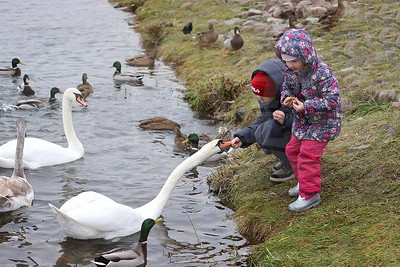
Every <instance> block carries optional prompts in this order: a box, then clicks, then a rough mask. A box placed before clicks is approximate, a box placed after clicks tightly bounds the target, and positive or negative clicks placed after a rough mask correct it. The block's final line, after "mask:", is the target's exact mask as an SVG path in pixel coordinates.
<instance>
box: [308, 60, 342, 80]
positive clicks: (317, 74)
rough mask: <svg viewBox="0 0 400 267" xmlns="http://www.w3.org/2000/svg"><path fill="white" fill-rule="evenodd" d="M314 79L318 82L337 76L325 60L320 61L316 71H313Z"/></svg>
mask: <svg viewBox="0 0 400 267" xmlns="http://www.w3.org/2000/svg"><path fill="white" fill-rule="evenodd" d="M312 78H313V80H315V81H316V82H319V81H322V80H327V79H329V78H334V79H336V78H335V76H334V75H333V72H332V70H331V68H330V67H329V66H328V65H327V64H326V63H325V62H323V61H321V60H320V61H319V63H318V64H317V65H316V67H315V68H314V73H313V77H312Z"/></svg>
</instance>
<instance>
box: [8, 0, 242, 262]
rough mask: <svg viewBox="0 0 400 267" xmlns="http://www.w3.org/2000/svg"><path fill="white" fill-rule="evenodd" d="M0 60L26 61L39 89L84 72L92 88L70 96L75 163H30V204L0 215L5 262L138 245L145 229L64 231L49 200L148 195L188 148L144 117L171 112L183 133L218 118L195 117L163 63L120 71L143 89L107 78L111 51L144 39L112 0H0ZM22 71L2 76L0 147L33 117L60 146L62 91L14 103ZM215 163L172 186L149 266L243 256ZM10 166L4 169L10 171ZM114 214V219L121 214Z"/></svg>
mask: <svg viewBox="0 0 400 267" xmlns="http://www.w3.org/2000/svg"><path fill="white" fill-rule="evenodd" d="M0 14H2V15H1V16H0V22H1V25H2V27H0V36H1V38H0V47H1V53H0V66H8V65H10V61H11V59H12V58H13V57H18V58H19V59H20V60H21V61H23V62H24V63H26V64H27V65H26V66H21V69H22V73H23V74H25V73H27V74H29V76H30V84H31V86H32V87H33V88H34V89H35V91H36V94H37V95H38V96H39V97H41V98H45V97H48V95H49V91H50V88H51V87H53V86H57V87H59V88H60V89H62V90H65V89H67V88H69V87H73V86H76V85H77V84H79V83H80V82H81V75H82V73H83V72H86V73H87V74H88V77H89V82H90V83H91V84H92V85H93V86H94V93H93V94H92V95H91V96H90V97H89V98H88V100H87V104H88V107H87V108H85V107H82V106H79V105H78V104H77V103H74V105H73V120H74V127H75V131H76V134H77V136H78V138H79V139H80V141H81V142H82V144H83V145H84V147H85V156H84V158H82V159H80V160H77V161H75V162H71V163H67V164H62V165H57V166H50V167H43V168H40V169H37V170H26V176H27V178H28V180H29V182H30V183H31V185H32V187H33V189H34V191H35V201H34V204H33V206H32V207H29V208H24V209H20V210H17V211H14V212H9V213H4V214H1V215H0V262H1V266H55V265H56V266H90V265H93V264H91V263H90V260H91V259H93V258H94V257H95V256H96V255H97V254H98V253H99V252H101V251H104V250H107V249H111V248H114V247H118V246H132V245H134V244H135V243H136V242H137V240H138V235H137V234H135V235H132V236H129V237H124V238H120V239H117V240H110V241H105V240H102V239H97V240H75V239H72V238H68V237H67V236H66V235H65V234H64V233H63V232H62V231H61V229H60V227H59V225H58V223H57V221H56V219H55V217H54V216H53V214H52V212H51V210H50V208H49V206H48V203H52V204H53V205H55V206H57V207H60V206H61V205H62V204H63V203H64V202H65V201H66V200H68V199H70V198H71V197H73V196H76V195H77V194H79V193H81V192H83V191H88V190H93V191H96V192H99V193H102V194H104V195H107V196H108V197H110V198H112V199H114V200H115V201H117V202H119V203H123V204H125V205H129V206H132V207H138V206H140V205H142V204H144V203H147V202H148V201H150V200H151V199H153V198H154V197H155V196H156V195H157V193H158V192H159V190H160V189H161V187H162V185H163V184H164V182H165V180H166V178H167V177H168V175H169V174H170V173H171V172H172V170H173V168H174V167H175V166H177V165H178V164H180V163H181V162H182V161H183V160H184V159H185V158H186V157H187V155H186V154H184V153H182V152H179V151H177V150H176V149H175V148H174V145H173V137H174V136H173V134H172V133H170V132H165V131H142V130H140V129H139V128H138V127H137V125H138V123H139V120H141V119H145V118H149V117H153V116H166V117H168V118H170V119H172V120H175V121H177V122H179V123H180V124H181V125H182V131H183V132H184V133H190V132H198V133H207V134H209V135H211V136H212V135H214V134H215V133H216V126H214V125H212V124H211V122H210V121H205V120H199V119H198V118H196V114H194V113H193V112H192V111H190V109H189V108H188V106H187V104H186V103H185V102H183V101H182V100H181V91H182V90H184V89H185V88H184V86H183V83H182V82H181V81H179V80H178V79H177V78H176V77H175V74H174V72H173V71H172V70H171V69H170V68H169V67H167V66H165V65H164V64H163V63H162V62H160V61H157V62H156V66H155V68H154V70H152V71H150V70H148V69H146V68H134V67H128V66H126V65H123V71H132V72H141V73H144V75H145V77H144V79H143V80H144V84H145V85H144V86H142V87H135V86H129V85H123V86H121V87H120V88H116V87H115V86H114V83H113V81H112V78H111V77H112V73H113V71H114V70H113V69H110V68H108V67H109V66H111V65H112V63H113V62H114V61H115V60H119V61H121V62H123V60H124V59H127V58H130V57H132V56H135V55H138V54H142V53H143V52H144V51H143V49H142V48H141V46H140V36H139V35H138V34H137V33H135V32H134V31H133V29H131V28H130V26H129V25H128V23H127V22H128V21H129V20H130V19H131V17H132V14H129V13H125V12H122V11H120V10H118V9H114V8H113V7H112V6H111V5H110V4H109V3H108V2H107V1H99V0H97V1H96V0H71V1H61V0H55V1H43V0H30V1H22V0H14V1H12V0H0ZM20 83H22V80H21V79H18V80H13V79H11V78H9V77H1V76H0V144H3V143H5V142H6V141H8V140H10V139H14V138H15V135H16V132H15V131H16V130H15V122H16V119H17V118H19V117H24V118H26V120H27V122H28V127H27V135H28V136H34V137H38V138H42V139H45V140H48V141H51V142H54V143H57V144H60V145H63V146H66V140H65V136H64V132H63V128H62V120H61V98H62V95H58V96H57V98H58V102H57V103H55V104H54V105H47V106H44V107H42V108H40V109H38V110H32V111H23V110H15V109H14V108H13V107H12V104H13V103H15V101H17V100H19V99H23V98H24V97H23V96H21V95H19V94H18V90H17V86H18V84H20ZM213 170H214V168H213V167H210V166H208V167H206V166H199V167H197V168H196V169H195V170H193V171H192V172H189V173H187V174H186V175H185V176H184V177H183V178H182V179H181V180H180V181H179V182H178V184H177V186H176V188H175V189H174V191H173V193H172V195H171V198H170V199H169V201H168V203H167V205H166V207H165V208H164V211H163V219H164V220H163V222H162V223H160V224H157V225H156V226H155V227H154V228H153V230H152V231H151V233H150V236H149V241H148V243H149V258H148V266H238V265H245V264H244V258H245V255H246V253H247V250H248V248H247V242H246V240H245V239H244V238H243V237H241V236H240V235H239V234H238V233H237V231H236V225H235V223H234V222H233V221H232V220H231V218H230V217H231V215H232V211H231V210H230V209H228V208H227V207H225V206H223V205H222V204H220V203H219V199H218V198H217V197H215V196H213V195H212V194H210V193H209V192H208V186H207V184H206V181H205V179H206V177H207V175H209V174H211V173H212V171H213ZM11 173H12V170H11V169H0V175H6V176H10V175H11ZM116 219H117V218H116Z"/></svg>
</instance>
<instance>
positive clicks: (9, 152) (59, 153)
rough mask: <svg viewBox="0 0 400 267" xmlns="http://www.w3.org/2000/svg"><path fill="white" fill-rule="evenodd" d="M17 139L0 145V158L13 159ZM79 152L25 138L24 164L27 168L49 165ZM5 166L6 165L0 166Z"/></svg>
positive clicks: (75, 157) (71, 159)
mask: <svg viewBox="0 0 400 267" xmlns="http://www.w3.org/2000/svg"><path fill="white" fill-rule="evenodd" d="M16 144H17V140H16V139H14V140H11V141H9V142H7V143H5V144H4V145H2V146H1V147H0V158H2V159H8V160H13V159H14V158H15V146H16ZM80 157H82V155H80V153H77V152H75V151H72V150H71V149H68V148H65V147H62V146H60V145H57V144H54V143H51V142H48V141H46V140H42V139H39V138H34V137H28V138H25V145H24V165H25V167H26V168H29V169H36V168H39V167H42V166H51V165H56V164H61V163H65V162H69V161H73V160H76V159H78V158H80ZM0 167H6V166H0Z"/></svg>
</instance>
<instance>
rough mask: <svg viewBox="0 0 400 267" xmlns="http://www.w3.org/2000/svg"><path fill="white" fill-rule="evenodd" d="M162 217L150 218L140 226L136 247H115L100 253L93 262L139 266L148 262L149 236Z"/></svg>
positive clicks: (101, 264)
mask: <svg viewBox="0 0 400 267" xmlns="http://www.w3.org/2000/svg"><path fill="white" fill-rule="evenodd" d="M161 220H162V219H161V218H158V219H156V220H153V219H151V218H148V219H146V220H144V221H143V223H142V227H141V228H140V238H139V241H138V243H137V245H136V247H135V248H115V249H112V250H109V251H106V252H103V253H101V254H100V256H99V257H97V258H95V259H94V261H93V263H94V264H96V266H98V267H100V266H139V265H142V264H144V263H146V262H147V238H148V236H149V233H150V230H151V228H153V226H154V225H155V224H156V223H158V222H160V221H161Z"/></svg>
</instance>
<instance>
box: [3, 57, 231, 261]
mask: <svg viewBox="0 0 400 267" xmlns="http://www.w3.org/2000/svg"><path fill="white" fill-rule="evenodd" d="M18 64H23V63H22V62H21V61H19V59H13V60H12V68H5V69H0V73H1V74H6V75H11V76H14V77H17V76H19V75H21V70H20V69H19V68H18V66H17V65H18ZM112 67H115V68H116V71H115V73H114V79H115V77H116V76H123V75H122V74H121V64H120V63H119V62H114V64H113V66H112ZM87 79H88V77H87V74H86V73H84V74H82V84H80V85H78V86H77V88H68V89H66V90H65V91H64V92H62V91H61V90H59V89H58V88H52V89H51V94H50V98H49V99H39V98H36V96H35V92H34V90H33V89H32V88H29V87H30V85H29V76H28V75H24V78H23V80H24V84H23V85H21V86H20V90H21V93H22V92H24V91H25V92H30V93H29V95H28V97H29V99H26V101H27V100H35V101H36V102H33V103H35V108H37V107H39V106H40V105H42V104H43V103H45V102H51V101H54V100H55V95H56V94H57V93H63V99H62V119H63V126H64V132H65V136H66V139H67V147H64V146H60V145H58V144H55V143H52V142H49V141H46V140H43V139H40V138H34V137H26V121H25V119H24V118H19V119H18V120H17V127H16V128H17V138H16V139H14V140H10V141H8V142H6V143H4V144H2V145H0V168H11V169H12V168H13V169H14V171H13V174H12V175H11V177H6V176H0V212H10V211H14V210H17V209H19V208H21V207H26V206H31V205H32V202H33V200H34V191H33V188H32V186H31V185H30V184H29V182H28V179H27V177H26V176H25V171H24V170H25V168H27V169H33V170H34V169H37V168H40V167H45V166H52V165H58V164H64V163H68V162H72V161H75V160H77V159H80V158H82V157H83V155H84V147H83V145H82V143H81V142H80V141H79V139H78V138H77V136H76V133H75V130H74V128H73V121H72V105H73V102H77V103H78V104H80V105H83V106H85V107H86V106H87V104H86V102H85V99H86V98H87V97H88V96H89V95H90V94H91V93H92V92H93V87H92V86H91V85H90V84H89V83H88V82H87ZM136 79H138V77H136ZM32 91H33V94H32ZM25 104H26V105H32V104H28V103H27V102H25ZM22 105H23V104H22V103H21V104H20V106H22ZM32 108H33V106H32ZM144 125H147V126H144ZM139 126H140V128H142V129H144V130H160V129H162V130H171V131H173V132H174V133H175V134H176V137H175V145H176V146H177V147H178V148H182V149H183V148H184V147H185V150H186V151H187V150H189V151H190V152H191V155H190V156H189V157H188V158H186V159H185V160H184V161H183V162H182V163H181V164H179V165H178V166H177V167H176V168H175V169H174V170H173V171H172V173H171V174H170V175H169V177H168V178H167V180H166V181H165V183H164V185H163V187H162V188H161V190H160V192H159V193H158V195H157V196H156V197H155V198H154V199H153V200H151V201H149V202H148V203H147V204H144V205H142V206H140V207H137V208H132V207H129V206H126V205H124V204H121V203H118V202H116V201H114V200H112V199H111V198H109V197H107V196H105V195H102V194H100V193H97V192H93V191H86V192H83V193H80V194H79V195H77V196H75V197H72V198H70V199H69V200H67V201H66V202H65V203H64V204H63V205H62V206H61V207H59V208H57V207H55V206H54V205H52V204H51V203H48V204H49V206H50V208H51V210H52V212H53V213H54V215H55V217H56V219H57V221H58V223H59V225H60V228H61V229H62V230H63V231H64V232H65V233H66V235H67V236H69V237H72V238H76V239H97V238H103V239H113V238H116V237H123V236H128V235H131V234H134V233H136V232H139V231H140V239H139V241H138V243H137V245H136V247H134V248H117V249H114V250H111V251H107V252H104V253H101V255H100V256H99V257H96V258H95V259H94V261H93V262H94V263H95V264H96V265H97V266H110V265H112V264H114V263H115V264H117V263H118V264H125V265H124V266H136V265H140V264H143V263H145V262H146V260H147V237H148V235H149V232H150V230H151V228H152V227H153V226H154V224H155V223H157V222H159V221H161V219H160V218H159V217H160V216H161V213H162V210H163V208H164V206H165V204H166V202H167V201H168V199H169V197H170V195H171V193H172V191H173V189H174V187H175V185H176V184H177V182H178V181H179V179H180V177H182V176H183V175H184V174H185V173H186V172H187V171H189V170H191V169H193V168H195V167H196V166H198V165H199V164H201V163H203V162H205V161H206V160H209V159H210V158H212V157H213V156H216V155H217V156H219V157H225V156H227V155H228V153H231V151H232V148H231V147H230V142H229V141H230V140H231V136H230V131H229V130H228V129H226V128H223V127H221V128H220V132H219V133H218V134H217V135H216V136H215V137H214V138H213V139H212V138H209V137H206V136H205V135H200V137H199V135H197V134H194V133H193V134H190V135H189V136H185V135H184V134H182V133H181V131H180V125H179V124H178V123H176V122H173V121H171V120H169V119H166V118H163V117H156V118H150V119H147V120H145V121H141V123H140V125H139ZM200 140H204V141H205V143H204V144H200ZM224 140H226V141H224ZM115 218H118V220H116V219H115ZM112 266H119V265H112Z"/></svg>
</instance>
